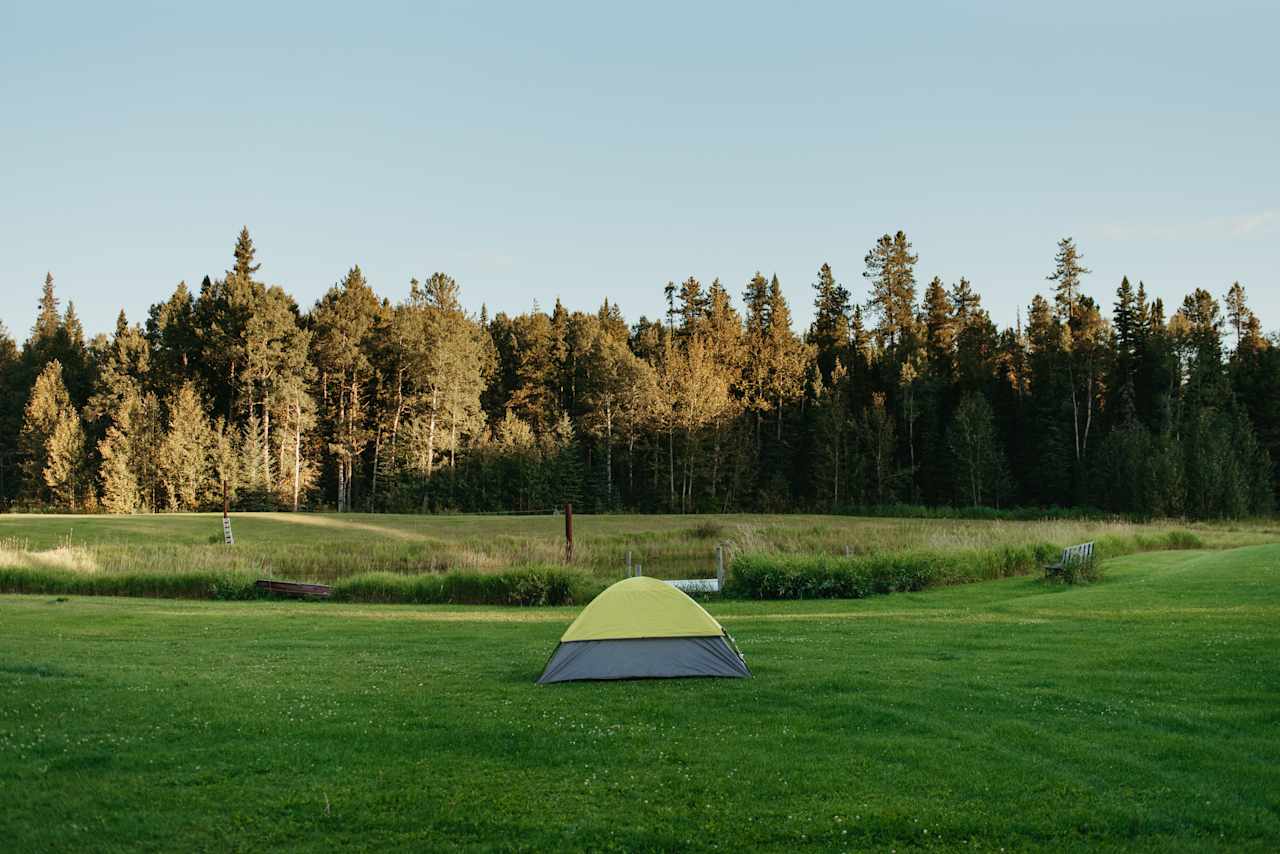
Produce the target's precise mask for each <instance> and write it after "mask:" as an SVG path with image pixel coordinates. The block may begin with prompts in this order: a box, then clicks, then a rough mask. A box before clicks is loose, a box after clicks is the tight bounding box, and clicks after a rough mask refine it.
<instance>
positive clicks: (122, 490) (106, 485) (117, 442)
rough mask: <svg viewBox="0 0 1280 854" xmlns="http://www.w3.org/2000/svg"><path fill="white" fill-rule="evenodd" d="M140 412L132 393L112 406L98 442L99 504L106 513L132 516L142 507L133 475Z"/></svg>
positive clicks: (135, 462) (136, 472) (135, 476)
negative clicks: (108, 420)
mask: <svg viewBox="0 0 1280 854" xmlns="http://www.w3.org/2000/svg"><path fill="white" fill-rule="evenodd" d="M140 408H141V401H140V400H139V399H138V396H137V392H136V390H132V391H131V392H129V393H128V396H127V397H126V398H125V399H124V400H121V401H118V402H116V404H115V406H114V408H113V410H112V411H111V413H110V426H108V427H107V429H106V434H105V435H104V436H103V438H102V440H101V441H100V442H98V456H99V457H100V458H101V459H102V464H101V466H100V467H99V468H98V481H99V485H100V488H101V496H102V498H101V503H102V509H103V510H105V511H106V512H108V513H124V514H128V513H135V512H137V511H138V510H139V509H140V508H141V506H142V491H141V489H140V486H139V483H138V480H139V479H138V471H137V470H138V468H139V467H140V466H139V463H138V461H137V460H135V459H134V453H135V449H136V438H135V436H134V422H135V420H136V419H137V417H138V415H139V410H140Z"/></svg>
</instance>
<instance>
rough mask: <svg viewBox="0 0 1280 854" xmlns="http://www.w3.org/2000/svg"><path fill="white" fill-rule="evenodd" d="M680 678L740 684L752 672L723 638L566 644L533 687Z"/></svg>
mask: <svg viewBox="0 0 1280 854" xmlns="http://www.w3.org/2000/svg"><path fill="white" fill-rule="evenodd" d="M679 676H728V677H732V678H737V679H745V678H747V677H750V676H751V671H750V670H748V669H747V664H746V662H744V661H743V660H742V656H740V655H738V653H737V652H736V651H735V650H734V649H733V647H732V646H730V645H729V643H728V642H727V641H726V640H725V638H723V637H703V638H627V639H625V640H591V641H569V642H567V643H565V642H562V643H561V644H560V646H558V647H556V651H555V652H554V653H553V654H552V655H551V660H550V661H548V662H547V669H546V670H544V671H543V673H542V677H541V678H540V679H538V684H539V685H546V684H549V683H551V682H572V681H574V680H578V679H665V678H672V677H679Z"/></svg>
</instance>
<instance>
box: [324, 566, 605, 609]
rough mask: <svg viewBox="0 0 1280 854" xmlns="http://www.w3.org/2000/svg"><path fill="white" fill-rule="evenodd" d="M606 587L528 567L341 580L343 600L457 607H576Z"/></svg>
mask: <svg viewBox="0 0 1280 854" xmlns="http://www.w3.org/2000/svg"><path fill="white" fill-rule="evenodd" d="M601 589H603V584H602V583H601V582H599V581H597V580H595V579H593V578H592V577H591V576H589V575H587V574H586V573H584V572H581V571H578V570H570V569H564V568H562V567H526V568H522V569H513V570H510V571H508V572H501V573H493V574H480V573H464V572H450V573H446V574H443V575H397V574H395V573H392V572H369V573H364V574H362V575H354V576H352V577H350V578H345V579H342V580H340V581H337V582H335V583H334V585H333V599H335V600H337V601H340V602H387V603H392V602H403V603H413V604H454V605H573V604H582V603H585V602H588V601H590V600H591V599H592V598H594V597H595V595H596V594H597V593H599V592H600V590H601Z"/></svg>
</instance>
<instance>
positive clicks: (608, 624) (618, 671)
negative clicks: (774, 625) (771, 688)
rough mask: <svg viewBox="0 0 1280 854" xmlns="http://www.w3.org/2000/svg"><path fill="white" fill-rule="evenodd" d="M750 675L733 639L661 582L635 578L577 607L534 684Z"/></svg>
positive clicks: (695, 607) (684, 595)
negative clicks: (575, 616)
mask: <svg viewBox="0 0 1280 854" xmlns="http://www.w3.org/2000/svg"><path fill="white" fill-rule="evenodd" d="M750 675H751V671H750V670H748V669H747V665H746V662H744V661H743V660H742V655H741V654H740V653H739V652H738V650H737V648H736V647H735V646H734V643H733V639H732V638H731V637H729V634H728V633H727V632H726V631H725V630H724V627H723V626H721V625H720V624H719V623H718V622H716V619H715V618H714V617H712V616H711V615H710V614H708V613H707V612H706V611H705V610H704V609H703V608H702V606H701V605H699V604H698V603H697V602H695V601H693V600H692V599H690V598H689V597H688V595H686V594H685V593H684V592H683V591H681V590H677V589H676V588H675V587H673V586H671V585H670V584H667V583H666V582H663V581H659V580H658V579H656V578H649V577H646V576H637V577H635V578H627V579H624V580H622V581H619V582H618V583H617V584H614V585H612V586H611V587H609V588H608V589H607V590H605V591H604V592H603V593H601V594H600V595H599V596H597V597H596V598H595V599H593V600H592V601H591V604H589V605H587V607H586V608H583V609H582V613H581V614H579V615H578V619H576V620H574V621H573V623H572V625H570V626H569V628H568V629H567V630H566V631H565V633H564V634H563V635H562V636H561V637H560V645H559V646H557V647H556V650H555V652H554V653H552V654H551V659H550V660H549V661H548V662H547V667H546V669H545V670H544V671H543V673H542V676H541V678H539V679H538V684H540V685H546V684H549V683H552V682H572V681H574V680H579V679H655V678H666V677H675V676H729V677H736V678H746V677H749V676H750Z"/></svg>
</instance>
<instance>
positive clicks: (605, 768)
mask: <svg viewBox="0 0 1280 854" xmlns="http://www.w3.org/2000/svg"><path fill="white" fill-rule="evenodd" d="M146 521H150V520H146ZM640 521H641V520H636V522H637V523H639V522H640ZM257 524H260V525H263V526H270V525H276V524H283V523H276V522H274V521H273V520H261V521H260V522H258V523H257ZM850 524H853V525H856V523H852V522H851V523H850ZM244 527H245V528H246V529H248V530H249V531H252V530H253V526H252V525H245V526H244ZM584 527H587V526H584ZM437 530H439V529H437ZM192 536H193V537H194V536H198V534H195V533H193V534H192ZM1105 570H1106V575H1105V580H1104V581H1103V582H1102V583H1100V584H1095V585H1090V586H1087V587H1073V588H1066V587H1051V586H1046V585H1044V584H1043V583H1041V582H1040V581H1038V580H1036V579H1034V578H1025V577H1023V578H1009V579H1003V580H998V581H992V582H986V583H980V584H970V585H964V586H957V587H948V588H945V589H938V590H931V591H927V592H923V593H908V594H901V595H895V596H888V597H874V598H870V599H865V600H857V601H849V600H828V601H806V602H753V601H716V602H712V603H710V604H709V606H708V607H709V608H710V609H711V610H712V612H713V613H714V614H715V615H716V616H717V617H718V618H719V619H720V620H721V621H722V622H723V623H724V624H725V626H726V627H727V628H728V629H729V630H730V631H731V632H732V633H733V634H734V636H735V637H736V639H737V641H738V643H739V644H740V646H741V647H742V649H743V651H744V653H745V655H746V656H747V661H748V663H749V664H750V666H751V668H752V670H753V671H754V673H755V678H753V679H751V680H741V681H738V680H670V681H667V680H660V681H643V682H620V683H574V684H566V685H557V686H546V687H539V686H536V685H534V681H533V680H534V679H535V678H536V677H537V675H538V674H539V672H540V671H541V668H542V666H543V664H544V663H545V661H546V658H547V656H548V655H549V654H550V652H551V651H552V649H553V647H554V645H555V643H556V639H557V638H558V636H559V635H560V633H561V632H562V631H563V630H564V628H565V626H566V625H567V624H568V622H569V621H570V620H571V619H572V617H573V615H574V614H575V613H576V609H573V608H540V609H511V608H475V607H472V608H465V607H456V606H433V607H416V606H368V605H348V604H337V603H325V604H320V603H303V602H268V601H256V602H202V601H185V602H177V601H164V600H145V599H121V598H109V597H69V598H62V597H49V596H0V802H3V804H4V808H3V810H0V839H4V840H6V843H5V848H6V849H7V850H12V851H24V852H26V851H49V850H69V849H71V850H74V849H93V850H101V851H113V850H138V849H148V850H158V849H165V850H173V849H187V850H192V849H195V850H200V849H209V848H214V849H240V850H277V849H287V850H331V849H333V848H335V847H339V846H349V847H354V848H360V849H364V848H391V847H397V848H416V849H430V850H468V851H487V850H499V851H520V850H580V849H590V850H618V851H638V850H691V851H716V850H719V851H743V850H773V851H789V850H833V851H840V850H850V851H854V850H876V851H889V850H898V851H903V850H938V851H999V850H1005V851H1036V850H1045V851H1064V850H1066V851H1070V850H1091V851H1097V850H1104V851H1105V850H1120V849H1123V850H1136V851H1159V852H1176V851H1204V850H1215V851H1274V850H1276V848H1277V847H1280V712H1278V711H1277V710H1280V667H1278V666H1277V652H1276V651H1277V649H1280V546H1261V547H1251V548H1243V549H1238V550H1233V551H1180V552H1164V553H1152V554H1144V555H1134V556H1130V557H1124V558H1119V559H1114V560H1111V561H1108V562H1107V564H1106V566H1105Z"/></svg>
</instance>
